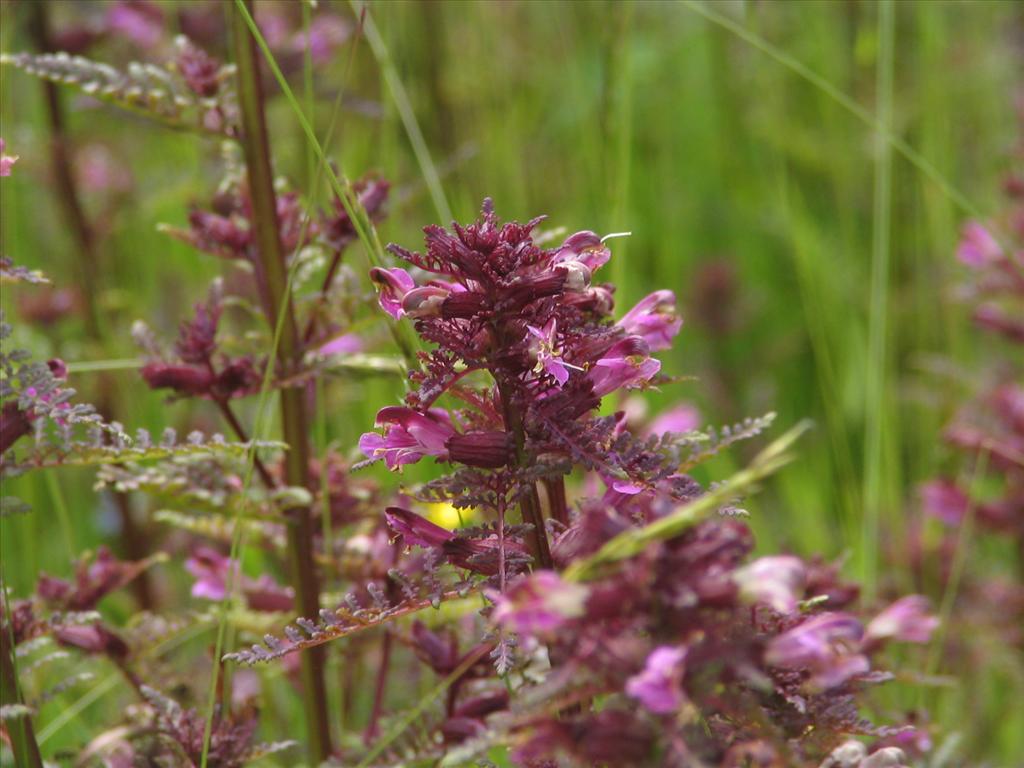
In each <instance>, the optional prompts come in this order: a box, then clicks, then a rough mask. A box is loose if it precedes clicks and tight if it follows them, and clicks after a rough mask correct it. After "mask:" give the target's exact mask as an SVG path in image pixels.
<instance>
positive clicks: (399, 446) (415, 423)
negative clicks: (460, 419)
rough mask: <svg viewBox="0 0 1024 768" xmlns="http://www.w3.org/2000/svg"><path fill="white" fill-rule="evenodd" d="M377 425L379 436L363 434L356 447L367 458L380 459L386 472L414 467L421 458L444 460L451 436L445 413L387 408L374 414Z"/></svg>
mask: <svg viewBox="0 0 1024 768" xmlns="http://www.w3.org/2000/svg"><path fill="white" fill-rule="evenodd" d="M377 426H378V427H381V426H383V427H385V430H386V431H385V433H384V436H383V437H382V436H381V435H378V434H377V433H376V432H367V433H366V434H364V435H363V436H362V437H361V438H359V448H360V450H362V452H363V453H364V454H365V455H366V457H367V458H370V459H384V461H385V462H386V463H387V465H388V469H397V468H398V467H400V466H402V465H403V464H415V463H416V462H417V461H419V460H420V459H422V458H423V457H424V456H435V457H437V458H439V459H441V460H447V458H448V438H450V437H451V436H452V435H454V434H455V429H454V427H452V423H451V419H450V418H449V416H448V414H447V412H446V411H443V410H441V409H440V408H431V409H430V410H429V411H428V412H427V413H426V414H422V413H419V412H417V411H414V410H412V409H411V408H402V407H399V406H389V407H387V408H381V409H380V411H378V412H377Z"/></svg>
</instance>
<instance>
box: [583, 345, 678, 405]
mask: <svg viewBox="0 0 1024 768" xmlns="http://www.w3.org/2000/svg"><path fill="white" fill-rule="evenodd" d="M648 349H649V347H648V346H647V342H645V341H644V340H643V339H641V338H640V337H639V336H629V337H627V338H625V339H623V340H622V341H620V342H618V343H616V344H615V345H614V346H613V347H612V348H611V349H609V350H608V351H607V352H606V353H605V354H604V357H602V358H601V359H600V360H598V361H597V362H596V363H594V365H593V367H592V368H591V369H590V370H589V371H588V372H587V378H588V379H589V380H590V382H591V384H593V385H594V394H595V395H597V396H598V397H604V396H605V395H607V394H608V393H609V392H614V391H615V390H616V389H621V388H622V387H626V388H630V387H636V386H639V385H640V384H642V383H643V382H645V381H648V380H650V378H651V377H652V376H654V374H656V373H657V372H658V371H660V370H661V363H660V362H659V361H658V360H655V359H654V358H652V357H650V356H649V355H648V354H647V352H648Z"/></svg>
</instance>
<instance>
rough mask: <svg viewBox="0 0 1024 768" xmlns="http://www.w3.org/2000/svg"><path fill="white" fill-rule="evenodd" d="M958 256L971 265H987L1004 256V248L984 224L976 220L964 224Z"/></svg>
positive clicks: (957, 250) (957, 251)
mask: <svg viewBox="0 0 1024 768" xmlns="http://www.w3.org/2000/svg"><path fill="white" fill-rule="evenodd" d="M956 257H957V258H958V259H960V261H961V262H962V263H964V264H966V265H967V266H969V267H975V268H977V267H985V266H988V265H989V264H992V263H993V262H996V261H999V259H1001V258H1002V257H1003V249H1002V248H1000V247H999V243H997V242H996V239H995V238H994V237H992V234H991V233H990V232H989V231H988V230H987V229H985V227H984V226H982V225H981V224H979V223H978V222H976V221H969V222H967V224H965V225H964V230H963V234H962V236H961V238H960V244H959V245H958V246H957V249H956Z"/></svg>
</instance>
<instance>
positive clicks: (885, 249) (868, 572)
mask: <svg viewBox="0 0 1024 768" xmlns="http://www.w3.org/2000/svg"><path fill="white" fill-rule="evenodd" d="M878 26H879V32H878V37H879V55H878V73H877V81H878V83H877V94H876V100H877V104H878V107H877V112H878V123H879V136H878V139H879V140H878V142H877V145H876V147H875V152H876V155H875V185H874V230H873V233H872V234H873V237H872V246H871V294H870V304H869V316H868V370H867V387H866V392H865V402H864V415H865V432H866V434H865V439H864V493H863V501H864V527H863V537H864V538H863V541H862V542H861V549H862V557H863V561H862V565H863V573H862V579H863V584H864V598H865V601H866V602H867V603H868V604H870V603H871V601H872V600H873V598H874V595H875V588H876V581H877V575H878V574H877V569H878V536H879V532H880V527H881V526H880V521H881V512H882V510H881V508H882V504H883V503H885V501H886V499H884V498H883V497H884V494H883V489H882V480H883V478H882V473H883V470H884V467H885V464H884V462H885V456H884V453H885V437H886V425H887V424H888V420H887V419H886V407H885V397H886V389H887V383H888V376H887V368H888V365H887V363H888V360H887V357H888V346H887V335H888V333H889V323H888V314H889V312H888V309H889V262H890V240H891V237H892V226H891V224H892V219H891V212H892V151H891V144H890V143H889V142H888V141H884V135H885V134H887V133H888V132H889V126H890V124H891V123H892V107H893V94H892V81H893V51H894V47H895V26H896V23H895V12H894V8H893V3H892V0H879V3H878Z"/></svg>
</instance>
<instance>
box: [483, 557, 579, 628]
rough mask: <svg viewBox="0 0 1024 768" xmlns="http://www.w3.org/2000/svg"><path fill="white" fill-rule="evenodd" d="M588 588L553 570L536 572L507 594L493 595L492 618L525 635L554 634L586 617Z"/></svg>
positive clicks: (518, 582)
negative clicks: (584, 615) (569, 580)
mask: <svg viewBox="0 0 1024 768" xmlns="http://www.w3.org/2000/svg"><path fill="white" fill-rule="evenodd" d="M588 594H589V592H588V590H587V588H586V587H584V586H581V585H579V584H573V583H571V582H567V581H563V580H562V578H561V577H560V576H559V575H558V574H557V573H555V572H554V571H534V572H533V573H532V574H530V575H529V576H527V577H525V578H522V579H520V580H518V581H517V582H516V583H515V584H514V585H513V586H512V587H511V588H510V589H509V590H508V591H507V592H506V593H505V594H504V595H501V594H498V593H494V592H491V593H489V594H488V596H489V597H490V598H491V599H492V600H494V602H495V608H494V613H493V615H492V617H493V619H494V620H495V621H496V622H497V623H499V624H501V625H503V626H505V627H506V628H508V629H511V630H512V631H513V632H519V633H521V634H525V635H535V634H546V633H550V632H554V631H555V630H557V629H558V628H560V627H561V626H562V625H564V624H565V623H566V622H568V621H570V620H572V619H575V618H577V617H579V616H582V615H583V609H584V606H585V603H586V600H587V595H588Z"/></svg>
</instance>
